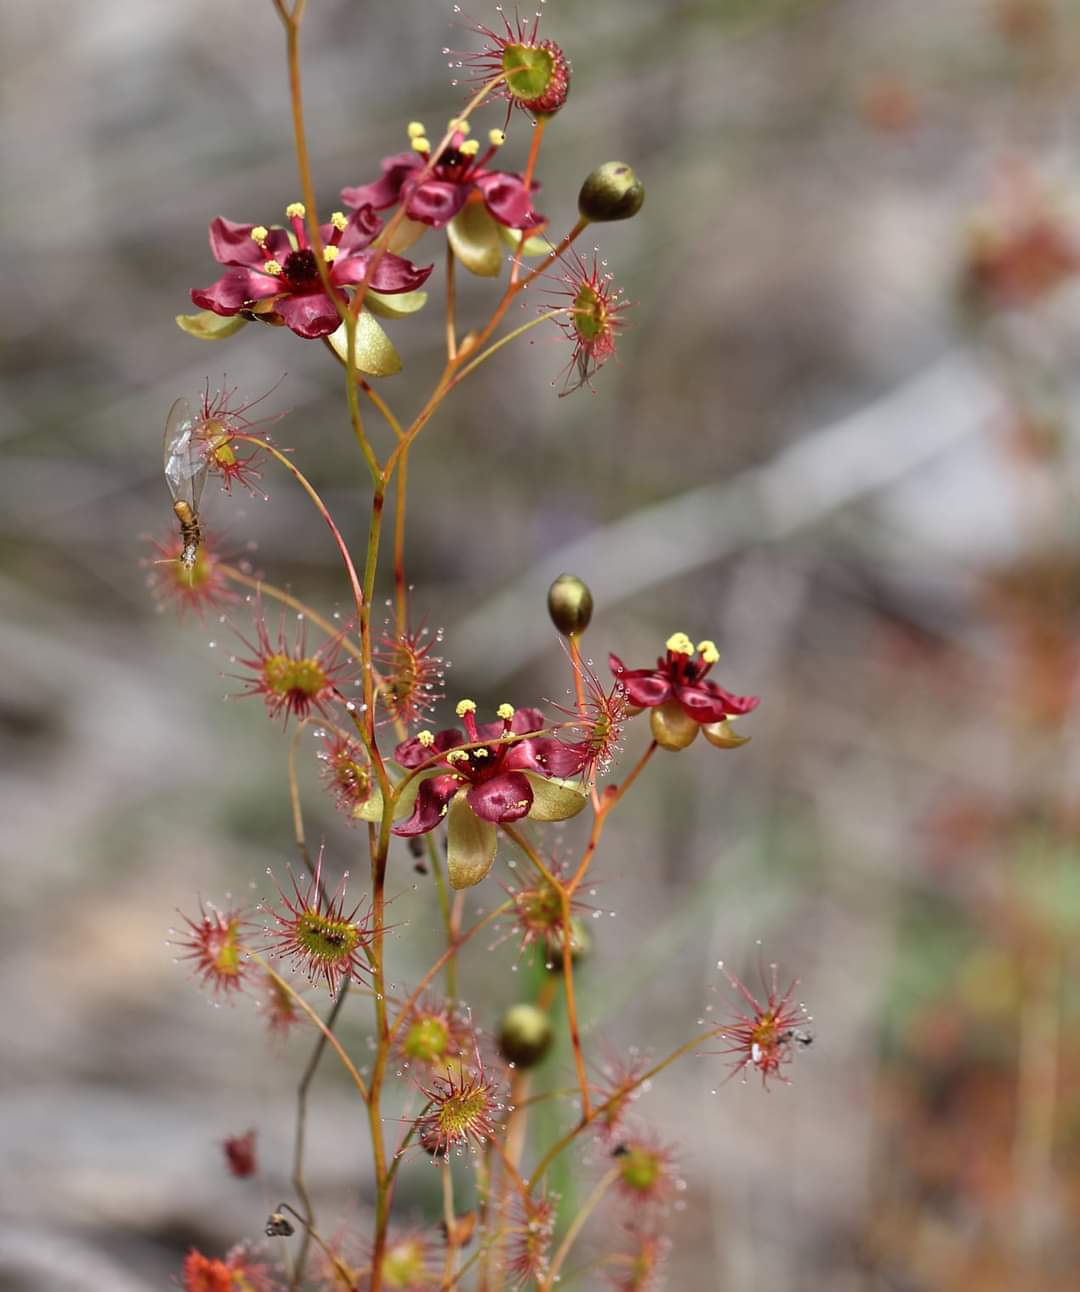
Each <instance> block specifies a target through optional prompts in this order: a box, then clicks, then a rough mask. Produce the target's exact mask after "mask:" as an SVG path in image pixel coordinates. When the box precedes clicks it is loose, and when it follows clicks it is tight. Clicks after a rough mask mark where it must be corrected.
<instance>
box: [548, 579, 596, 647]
mask: <svg viewBox="0 0 1080 1292" xmlns="http://www.w3.org/2000/svg"><path fill="white" fill-rule="evenodd" d="M592 607H593V601H592V593H591V592H590V591H589V588H588V585H587V584H585V583H583V582H582V581H581V580H580V579H579V578H578V577H577V575H576V574H560V575H559V577H558V578H557V579H556V580H555V582H554V583H553V584H552V585H551V587H550V588H548V614H549V615H550V616H551V622H552V623H553V624H554V625H555V627H556V628H557V629H558V630H559V632H561V633H562V635H563V636H564V637H574V636H578V635H580V634H581V633H583V632H584V631H585V629H586V628H588V626H589V620H590V619H591V618H592Z"/></svg>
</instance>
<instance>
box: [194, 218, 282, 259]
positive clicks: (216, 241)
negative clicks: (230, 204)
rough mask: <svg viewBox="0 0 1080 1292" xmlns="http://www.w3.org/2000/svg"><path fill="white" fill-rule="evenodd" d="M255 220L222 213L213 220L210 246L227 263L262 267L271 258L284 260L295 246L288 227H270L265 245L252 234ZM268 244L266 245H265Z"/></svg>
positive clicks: (215, 256)
mask: <svg viewBox="0 0 1080 1292" xmlns="http://www.w3.org/2000/svg"><path fill="white" fill-rule="evenodd" d="M254 227H255V226H254V225H253V224H237V223H235V221H233V220H226V219H225V217H224V216H221V215H219V216H218V217H217V219H216V220H212V221H211V222H210V250H211V251H212V252H213V253H214V259H215V260H220V261H221V263H222V264H223V265H241V266H246V267H247V268H249V269H262V267H263V265H264V264H265V263H266V262H267V261H268V260H278V261H284V259H285V257H286V256H287V255H288V254H289V252H290V251H291V250H292V244H291V243H290V242H289V238H288V234H286V232H285V230H284V229H270V230H268V232H267V235H266V242H265V244H264V245H263V246H260V244H259V243H257V242H256V241H255V239H254V238H253V237H252V236H251V231H252V229H254ZM264 247H265V249H264Z"/></svg>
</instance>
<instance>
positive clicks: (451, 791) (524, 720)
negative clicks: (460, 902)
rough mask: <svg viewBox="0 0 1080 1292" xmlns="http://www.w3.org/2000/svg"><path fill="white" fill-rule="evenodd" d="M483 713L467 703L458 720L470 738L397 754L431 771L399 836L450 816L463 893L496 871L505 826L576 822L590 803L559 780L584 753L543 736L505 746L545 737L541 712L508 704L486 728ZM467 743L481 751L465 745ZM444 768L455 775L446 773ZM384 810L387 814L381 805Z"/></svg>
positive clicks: (424, 737) (434, 739)
mask: <svg viewBox="0 0 1080 1292" xmlns="http://www.w3.org/2000/svg"><path fill="white" fill-rule="evenodd" d="M475 713H476V705H475V703H474V702H473V701H472V700H462V701H461V703H460V704H459V705H458V706H457V714H458V717H459V718H461V719H462V722H463V723H464V727H465V730H464V732H462V731H460V730H459V729H458V728H457V727H449V728H447V729H446V730H444V731H440V732H438V734H432V732H430V731H422V732H420V734H419V735H418V736H414V737H413V738H412V739H411V740H406V741H403V742H402V743H401V744H400V745H398V747H397V749H396V750H395V751H394V757H395V759H396V760H397V761H398V762H399V763H400V764H401V765H402V766H403V767H407V768H409V769H410V770H411V769H416V768H425V769H427V768H429V767H430V771H429V774H428V775H427V776H426V777H425V778H424V779H422V780H419V781H418V782H417V781H416V780H414V781H413V782H412V784H413V785H414V786H415V790H414V793H413V795H412V800H413V804H414V806H413V810H412V814H411V815H410V816H409V818H408V819H407V820H405V821H402V822H401V823H400V824H399V825H396V826H394V833H395V834H399V835H405V836H410V835H418V834H426V833H427V832H428V831H429V830H434V829H435V827H436V826H437V825H438V824H439V823H440V822H441V821H442V819H443V817H446V818H447V820H448V825H449V837H448V849H447V869H448V873H449V876H450V882H451V884H452V885H453V886H454V887H455V888H467V887H469V886H470V885H472V884H478V883H479V882H480V880H481V879H483V878H484V876H485V875H486V874H487V872H488V871H489V870H490V869H491V865H492V862H493V861H494V860H495V846H496V842H497V833H496V828H495V827H496V826H497V825H499V824H503V823H510V822H513V821H519V820H521V818H522V817H526V816H528V817H532V818H533V820H537V821H565V820H566V819H567V818H568V817H572V816H576V815H577V813H578V812H580V811H581V809H582V808H583V807H584V806H585V802H586V799H585V794H584V791H583V790H582V789H581V787H580V786H577V785H570V784H568V783H567V782H566V781H564V780H561V779H559V778H560V777H563V776H572V775H575V774H577V773H579V772H580V771H581V769H582V766H583V761H582V755H581V753H580V751H578V750H575V749H572V748H571V747H570V746H568V745H565V744H563V742H562V741H560V740H556V739H554V738H553V737H544V736H540V735H537V736H535V737H533V738H530V739H525V740H516V741H514V742H513V743H506V744H503V743H497V742H499V741H500V739H501V738H505V737H506V736H510V735H519V736H528V734H529V733H530V732H537V733H539V732H540V731H542V730H543V728H544V715H543V714H542V713H541V712H540V710H539V709H517V710H515V709H513V708H512V707H511V706H510V705H509V704H504V705H500V707H499V710H498V714H499V718H500V719H501V721H499V722H491V723H485V724H483V725H481V726H478V725H477V722H476V717H475ZM467 744H468V745H475V746H478V747H476V748H470V749H464V748H462V747H461V746H463V745H467ZM440 766H441V767H444V768H447V769H448V770H446V771H441V770H439V768H440ZM373 798H374V795H373ZM378 806H379V811H380V813H381V806H382V805H381V802H380V803H379V805H378ZM375 819H378V818H375Z"/></svg>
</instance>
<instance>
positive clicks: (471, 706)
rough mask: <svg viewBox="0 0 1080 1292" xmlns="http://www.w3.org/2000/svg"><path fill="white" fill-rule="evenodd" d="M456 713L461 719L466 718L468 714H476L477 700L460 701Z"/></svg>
mask: <svg viewBox="0 0 1080 1292" xmlns="http://www.w3.org/2000/svg"><path fill="white" fill-rule="evenodd" d="M454 712H455V713H456V714H457V716H458V717H459V718H464V716H465V715H466V714H467V713H475V712H476V701H475V700H459V701H458V703H457V708H456V709H455V710H454Z"/></svg>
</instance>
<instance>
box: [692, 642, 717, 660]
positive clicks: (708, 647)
mask: <svg viewBox="0 0 1080 1292" xmlns="http://www.w3.org/2000/svg"><path fill="white" fill-rule="evenodd" d="M697 648H698V654H699V655H700V656H701V658H702V659H703V660H704V661H705V663H706V664H715V663H716V661H717V660H718V659H719V658H720V652H719V651H718V650H717V649H716V642H710V641H704V642H698V644H697Z"/></svg>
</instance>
